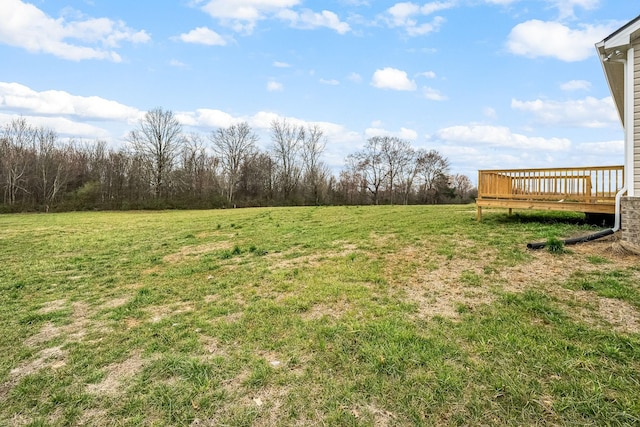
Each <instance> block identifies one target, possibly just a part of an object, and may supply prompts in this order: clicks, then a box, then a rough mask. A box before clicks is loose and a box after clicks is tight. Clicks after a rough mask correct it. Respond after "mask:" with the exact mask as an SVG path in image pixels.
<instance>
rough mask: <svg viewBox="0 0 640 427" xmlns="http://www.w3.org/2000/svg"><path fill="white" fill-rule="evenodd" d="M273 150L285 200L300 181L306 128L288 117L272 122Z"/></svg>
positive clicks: (287, 199)
mask: <svg viewBox="0 0 640 427" xmlns="http://www.w3.org/2000/svg"><path fill="white" fill-rule="evenodd" d="M271 138H272V142H273V146H272V151H273V155H274V158H275V161H276V164H277V166H278V181H279V186H280V190H281V193H282V196H283V199H284V200H285V201H289V199H290V197H291V195H292V193H293V192H294V190H295V189H296V187H297V186H298V184H299V183H300V175H301V173H302V168H301V167H300V160H299V154H300V150H301V146H302V144H303V141H304V139H305V130H304V127H302V126H297V125H294V124H292V123H291V122H289V121H288V120H287V119H281V120H274V121H273V122H271Z"/></svg>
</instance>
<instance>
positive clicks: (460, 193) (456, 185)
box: [451, 173, 473, 200]
mask: <svg viewBox="0 0 640 427" xmlns="http://www.w3.org/2000/svg"><path fill="white" fill-rule="evenodd" d="M451 182H452V184H453V189H454V191H455V194H456V197H457V198H459V199H460V200H465V199H466V198H467V197H469V193H471V190H472V189H473V184H472V183H471V180H470V179H469V177H468V176H466V175H461V174H458V173H457V174H455V175H453V176H452V177H451Z"/></svg>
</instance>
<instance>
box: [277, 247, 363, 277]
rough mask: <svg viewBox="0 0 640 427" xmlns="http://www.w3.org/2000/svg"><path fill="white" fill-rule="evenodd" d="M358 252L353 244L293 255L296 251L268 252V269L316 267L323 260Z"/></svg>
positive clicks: (332, 259) (333, 259)
mask: <svg viewBox="0 0 640 427" xmlns="http://www.w3.org/2000/svg"><path fill="white" fill-rule="evenodd" d="M356 253H358V250H357V248H356V246H355V245H351V244H345V245H343V247H342V248H341V249H337V250H331V251H320V252H318V253H313V254H309V255H302V254H301V255H299V256H295V254H296V251H293V250H292V251H286V252H276V253H273V254H268V255H267V258H268V259H269V269H270V270H271V271H273V270H286V269H292V268H299V267H318V266H320V265H322V264H323V263H324V262H328V260H331V261H332V262H334V261H335V259H336V258H344V257H347V256H349V255H352V254H356Z"/></svg>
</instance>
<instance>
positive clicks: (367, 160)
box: [347, 136, 389, 205]
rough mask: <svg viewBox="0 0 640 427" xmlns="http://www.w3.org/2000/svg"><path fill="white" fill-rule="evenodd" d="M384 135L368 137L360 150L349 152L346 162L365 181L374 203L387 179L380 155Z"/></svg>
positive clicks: (377, 200)
mask: <svg viewBox="0 0 640 427" xmlns="http://www.w3.org/2000/svg"><path fill="white" fill-rule="evenodd" d="M384 141H385V140H384V137H381V136H374V137H373V138H369V139H368V140H367V143H366V144H365V146H364V148H363V149H362V150H361V151H358V152H356V153H353V154H350V155H349V156H348V157H347V162H348V163H349V164H350V166H351V167H352V169H353V170H354V171H358V172H359V174H360V175H361V176H362V178H363V179H364V181H365V183H366V187H367V190H368V191H369V193H371V197H372V198H373V203H374V204H376V205H377V204H379V203H380V190H381V188H382V184H383V182H384V181H385V179H387V176H388V174H389V170H388V168H387V164H386V162H385V161H384V159H383V157H382V145H383V144H384Z"/></svg>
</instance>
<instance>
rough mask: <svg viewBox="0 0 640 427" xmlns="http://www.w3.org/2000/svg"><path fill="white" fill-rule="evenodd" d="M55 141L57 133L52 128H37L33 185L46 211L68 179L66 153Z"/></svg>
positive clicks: (56, 140)
mask: <svg viewBox="0 0 640 427" xmlns="http://www.w3.org/2000/svg"><path fill="white" fill-rule="evenodd" d="M57 143H58V135H57V134H56V133H55V132H54V131H53V130H51V129H46V128H38V130H37V132H36V137H35V143H34V146H35V150H36V153H37V156H36V167H35V170H36V175H35V187H36V189H37V193H36V194H37V197H38V201H39V202H40V203H41V204H42V205H43V206H44V207H45V209H46V210H47V211H48V210H49V206H50V205H51V204H53V202H54V201H55V200H56V198H57V197H58V196H59V194H60V191H61V190H62V189H63V188H64V187H65V186H66V184H67V180H68V179H69V176H68V162H67V161H66V160H67V159H66V158H65V155H66V154H67V153H65V150H64V149H62V148H59V147H57V146H56V145H57Z"/></svg>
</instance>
